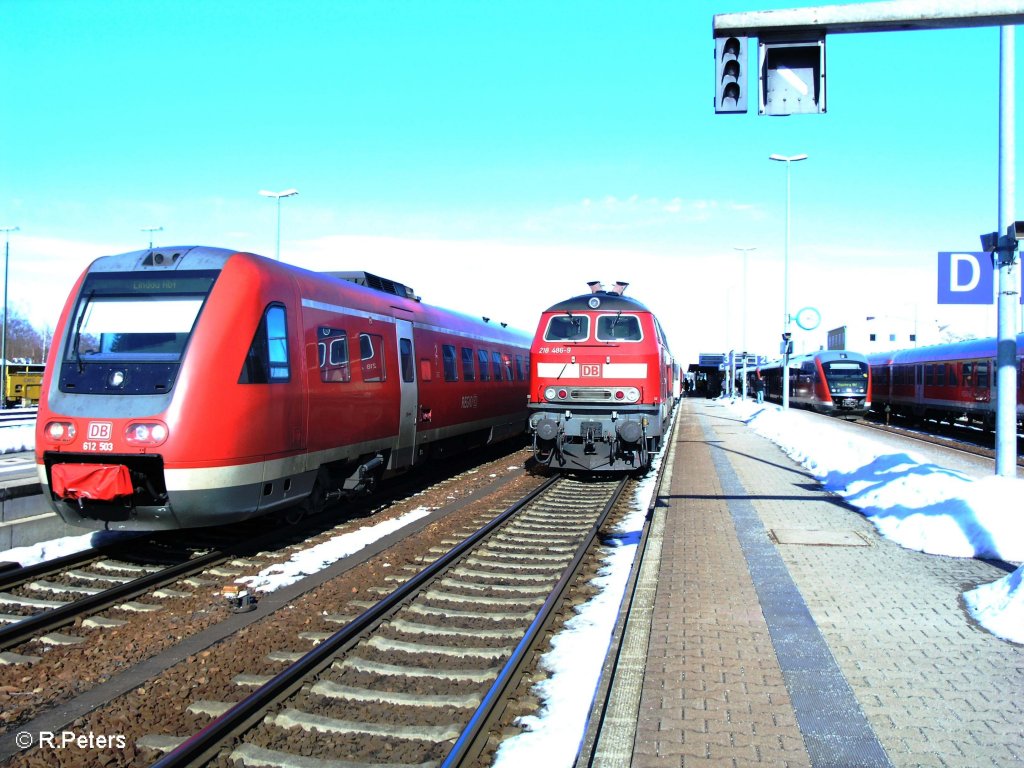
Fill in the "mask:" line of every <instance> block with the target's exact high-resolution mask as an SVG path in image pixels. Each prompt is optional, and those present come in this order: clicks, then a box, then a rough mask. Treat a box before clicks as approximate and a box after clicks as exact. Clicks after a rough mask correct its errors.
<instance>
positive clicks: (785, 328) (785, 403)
mask: <svg viewBox="0 0 1024 768" xmlns="http://www.w3.org/2000/svg"><path fill="white" fill-rule="evenodd" d="M792 165H793V163H792V162H791V161H790V160H788V159H787V160H786V250H785V255H784V256H783V261H782V265H783V266H782V332H783V333H784V334H788V333H789V332H790V331H789V234H790V228H791V226H792V223H793V221H792V219H793V211H792V196H791V193H792V187H791V184H790V169H791V168H792ZM788 338H789V337H788V336H783V339H784V340H786V339H788ZM784 343H785V345H786V346H785V347H784V350H785V351H784V352H783V353H782V407H783V408H789V341H788V340H786V341H784Z"/></svg>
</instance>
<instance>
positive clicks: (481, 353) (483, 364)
mask: <svg viewBox="0 0 1024 768" xmlns="http://www.w3.org/2000/svg"><path fill="white" fill-rule="evenodd" d="M476 359H477V360H478V361H479V363H480V381H490V380H491V369H490V368H488V366H487V350H486V349H478V350H477V352H476Z"/></svg>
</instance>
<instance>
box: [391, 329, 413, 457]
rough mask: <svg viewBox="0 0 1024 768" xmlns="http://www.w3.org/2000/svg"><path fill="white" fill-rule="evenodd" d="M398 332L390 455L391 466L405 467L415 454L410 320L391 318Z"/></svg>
mask: <svg viewBox="0 0 1024 768" xmlns="http://www.w3.org/2000/svg"><path fill="white" fill-rule="evenodd" d="M395 328H396V330H397V332H398V363H399V369H400V370H399V379H400V381H399V386H400V387H401V403H400V408H399V422H398V446H397V448H396V450H395V452H394V455H393V456H392V457H391V468H392V469H395V468H398V467H407V466H409V465H410V464H412V463H413V457H414V456H415V455H416V454H415V451H416V415H417V407H418V398H417V394H416V356H415V350H414V349H413V344H412V323H411V322H409V321H408V320H398V319H396V320H395Z"/></svg>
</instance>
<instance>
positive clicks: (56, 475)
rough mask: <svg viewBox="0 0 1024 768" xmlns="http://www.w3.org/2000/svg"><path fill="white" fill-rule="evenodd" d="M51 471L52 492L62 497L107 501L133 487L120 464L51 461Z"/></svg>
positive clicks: (128, 494) (126, 492)
mask: <svg viewBox="0 0 1024 768" xmlns="http://www.w3.org/2000/svg"><path fill="white" fill-rule="evenodd" d="M50 473H51V475H52V477H53V492H54V493H56V494H57V495H58V496H59V497H60V498H62V499H97V500H101V501H110V500H111V499H116V498H118V497H119V496H131V494H132V491H133V489H132V478H131V475H129V474H128V467H126V466H124V465H123V464H54V465H53V469H52V470H51V472H50Z"/></svg>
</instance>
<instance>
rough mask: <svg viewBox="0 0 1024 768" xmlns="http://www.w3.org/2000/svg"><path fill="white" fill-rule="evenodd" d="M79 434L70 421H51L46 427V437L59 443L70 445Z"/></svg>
mask: <svg viewBox="0 0 1024 768" xmlns="http://www.w3.org/2000/svg"><path fill="white" fill-rule="evenodd" d="M77 433H78V430H76V429H75V425H74V424H73V423H72V422H70V421H51V422H49V423H48V424H47V425H46V436H47V437H48V438H50V439H51V440H53V441H54V442H57V443H70V442H71V441H72V440H74V439H75V435H76V434H77Z"/></svg>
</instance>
